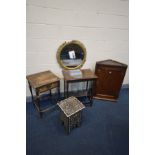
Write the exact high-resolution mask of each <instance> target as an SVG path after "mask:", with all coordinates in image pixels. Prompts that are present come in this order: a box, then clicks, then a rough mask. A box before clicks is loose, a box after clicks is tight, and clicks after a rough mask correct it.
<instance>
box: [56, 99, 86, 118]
mask: <svg viewBox="0 0 155 155" xmlns="http://www.w3.org/2000/svg"><path fill="white" fill-rule="evenodd" d="M57 104H58V106H59V107H60V109H61V110H62V111H63V112H64V114H65V115H66V116H67V117H70V116H71V115H73V114H75V113H77V112H78V111H80V110H82V109H84V108H85V106H84V105H83V104H82V102H80V101H79V100H78V99H77V98H76V97H73V96H71V97H69V98H67V99H65V100H62V101H60V102H58V103H57Z"/></svg>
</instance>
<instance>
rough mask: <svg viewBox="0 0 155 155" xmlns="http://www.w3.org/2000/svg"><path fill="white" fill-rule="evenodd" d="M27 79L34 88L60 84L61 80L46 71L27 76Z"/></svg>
mask: <svg viewBox="0 0 155 155" xmlns="http://www.w3.org/2000/svg"><path fill="white" fill-rule="evenodd" d="M26 78H27V80H28V81H29V83H30V85H31V86H32V87H33V88H38V87H40V86H44V85H47V84H50V83H54V82H58V81H59V80H60V78H59V77H57V76H56V75H55V74H54V73H52V72H51V71H44V72H40V73H36V74H31V75H27V76H26Z"/></svg>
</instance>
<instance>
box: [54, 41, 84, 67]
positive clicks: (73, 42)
mask: <svg viewBox="0 0 155 155" xmlns="http://www.w3.org/2000/svg"><path fill="white" fill-rule="evenodd" d="M69 44H77V45H78V46H80V47H81V48H82V50H83V53H84V58H83V60H82V63H81V64H80V65H78V66H76V67H67V66H65V65H64V64H63V63H62V61H61V59H60V55H61V52H62V49H63V48H64V47H65V46H67V45H69ZM86 55H87V52H86V48H85V46H84V45H83V43H81V42H80V41H78V40H72V41H69V42H66V41H65V42H64V43H63V44H61V45H60V46H59V48H58V50H57V55H56V57H57V61H58V63H59V65H60V66H61V67H62V68H64V69H67V70H73V69H80V68H81V67H82V66H83V65H84V63H85V61H86Z"/></svg>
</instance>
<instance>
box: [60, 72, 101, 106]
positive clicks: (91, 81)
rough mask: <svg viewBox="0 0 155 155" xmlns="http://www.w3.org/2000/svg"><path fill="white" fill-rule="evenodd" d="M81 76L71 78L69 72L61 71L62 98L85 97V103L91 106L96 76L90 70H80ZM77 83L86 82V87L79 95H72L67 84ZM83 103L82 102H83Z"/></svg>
mask: <svg viewBox="0 0 155 155" xmlns="http://www.w3.org/2000/svg"><path fill="white" fill-rule="evenodd" d="M80 71H81V73H82V74H81V76H80V77H78V76H72V75H71V74H70V73H71V71H70V70H62V73H63V77H64V96H65V98H67V97H69V96H76V97H81V96H85V97H87V99H88V102H87V103H90V105H92V98H93V93H94V92H93V89H94V86H95V82H96V80H97V78H98V77H97V76H96V75H95V74H94V73H93V72H92V71H91V70H90V69H80ZM77 82H86V87H85V89H84V90H83V91H79V93H73V92H71V91H70V90H69V84H71V83H77ZM83 103H84V102H83Z"/></svg>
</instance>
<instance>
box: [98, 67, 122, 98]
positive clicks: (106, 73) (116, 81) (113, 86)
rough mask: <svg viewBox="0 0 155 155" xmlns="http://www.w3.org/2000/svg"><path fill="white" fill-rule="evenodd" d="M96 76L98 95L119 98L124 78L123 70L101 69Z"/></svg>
mask: <svg viewBox="0 0 155 155" xmlns="http://www.w3.org/2000/svg"><path fill="white" fill-rule="evenodd" d="M96 74H97V76H98V80H97V85H96V86H97V89H96V94H103V95H111V96H116V97H117V96H118V94H119V91H120V88H121V85H122V81H123V77H124V73H123V72H122V69H118V68H110V67H99V68H98V69H97V71H96Z"/></svg>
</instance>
